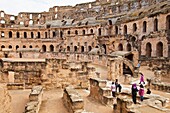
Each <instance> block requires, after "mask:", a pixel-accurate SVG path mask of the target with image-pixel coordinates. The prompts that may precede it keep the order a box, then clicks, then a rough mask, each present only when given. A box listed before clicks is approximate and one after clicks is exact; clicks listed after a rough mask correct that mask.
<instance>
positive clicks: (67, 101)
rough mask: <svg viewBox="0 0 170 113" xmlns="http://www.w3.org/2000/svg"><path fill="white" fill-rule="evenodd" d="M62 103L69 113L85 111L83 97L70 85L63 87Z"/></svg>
mask: <svg viewBox="0 0 170 113" xmlns="http://www.w3.org/2000/svg"><path fill="white" fill-rule="evenodd" d="M63 103H64V105H65V107H66V108H67V109H68V111H69V112H70V113H84V112H85V111H84V100H83V98H82V97H81V96H80V95H79V93H77V92H76V90H75V89H74V88H72V87H66V88H65V89H64V94H63ZM87 113H88V112H87Z"/></svg>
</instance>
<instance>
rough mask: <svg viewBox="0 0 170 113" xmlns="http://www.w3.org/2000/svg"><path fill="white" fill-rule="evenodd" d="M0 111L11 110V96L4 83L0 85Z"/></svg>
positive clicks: (9, 111)
mask: <svg viewBox="0 0 170 113" xmlns="http://www.w3.org/2000/svg"><path fill="white" fill-rule="evenodd" d="M0 113H12V112H11V96H10V95H9V93H8V90H7V87H6V86H5V85H2V84H1V85H0Z"/></svg>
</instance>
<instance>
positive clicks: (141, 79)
mask: <svg viewBox="0 0 170 113" xmlns="http://www.w3.org/2000/svg"><path fill="white" fill-rule="evenodd" d="M142 82H143V83H144V84H145V82H144V75H143V74H142V73H141V76H140V83H139V84H141V83H142Z"/></svg>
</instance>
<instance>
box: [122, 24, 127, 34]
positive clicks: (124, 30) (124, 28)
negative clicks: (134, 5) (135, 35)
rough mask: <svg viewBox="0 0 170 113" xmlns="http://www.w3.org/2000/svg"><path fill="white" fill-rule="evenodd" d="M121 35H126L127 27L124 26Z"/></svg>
mask: <svg viewBox="0 0 170 113" xmlns="http://www.w3.org/2000/svg"><path fill="white" fill-rule="evenodd" d="M123 34H124V35H126V34H127V25H124V27H123Z"/></svg>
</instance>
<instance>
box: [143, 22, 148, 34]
mask: <svg viewBox="0 0 170 113" xmlns="http://www.w3.org/2000/svg"><path fill="white" fill-rule="evenodd" d="M146 30H147V22H146V21H144V22H143V33H145V32H146Z"/></svg>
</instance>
